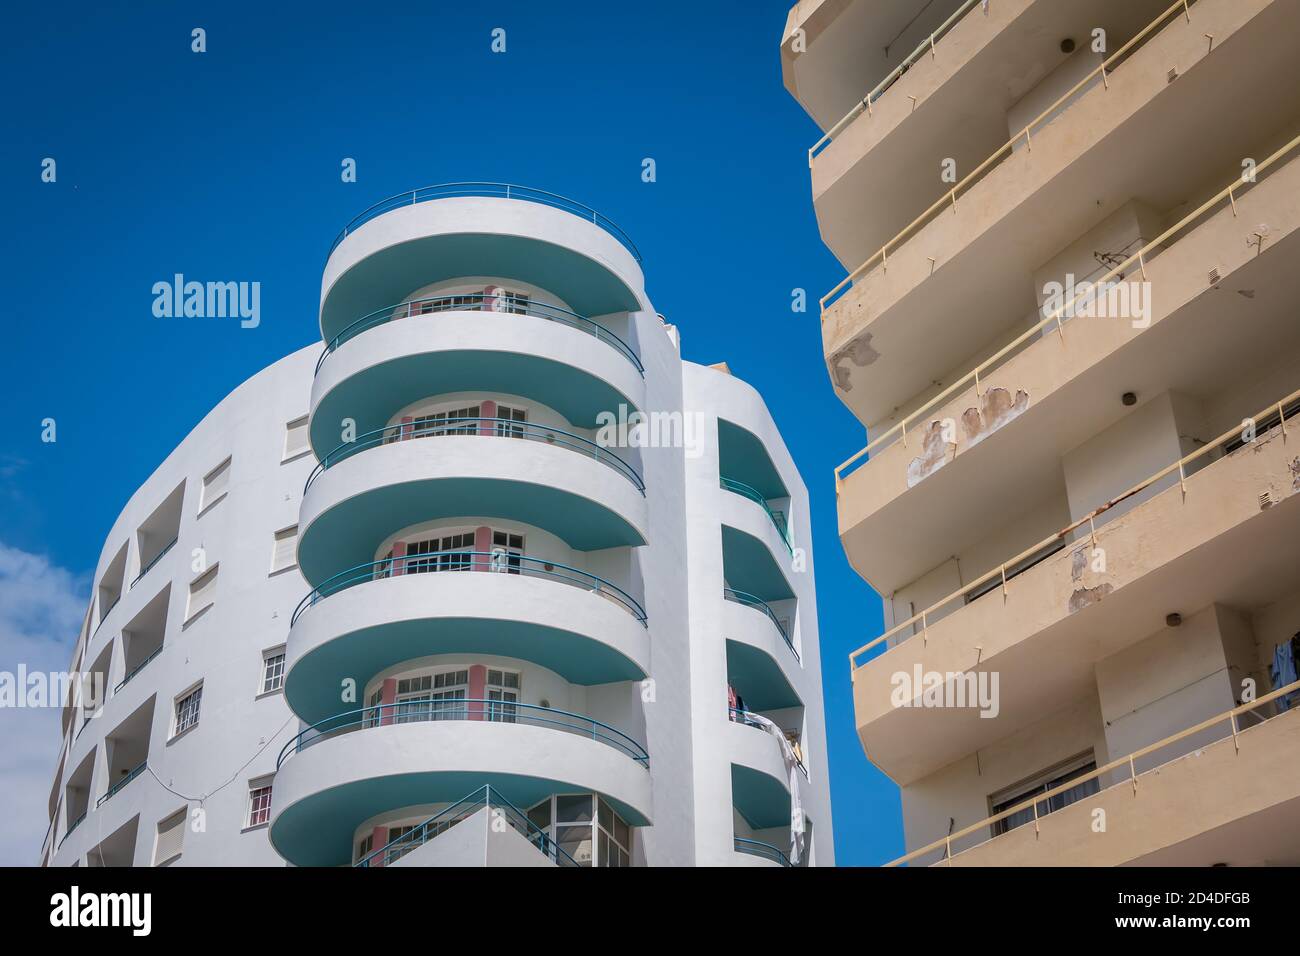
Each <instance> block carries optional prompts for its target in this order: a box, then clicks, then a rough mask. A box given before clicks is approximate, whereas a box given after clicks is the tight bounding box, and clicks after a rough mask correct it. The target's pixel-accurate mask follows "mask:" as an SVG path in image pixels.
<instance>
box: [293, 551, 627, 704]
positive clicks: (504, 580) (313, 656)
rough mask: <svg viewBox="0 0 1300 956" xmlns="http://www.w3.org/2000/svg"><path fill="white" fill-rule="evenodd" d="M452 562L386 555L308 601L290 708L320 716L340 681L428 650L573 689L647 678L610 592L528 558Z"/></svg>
mask: <svg viewBox="0 0 1300 956" xmlns="http://www.w3.org/2000/svg"><path fill="white" fill-rule="evenodd" d="M452 557H453V558H454V560H455V561H456V562H457V567H463V568H464V569H465V571H464V572H459V571H439V572H437V573H432V574H420V573H412V571H413V570H415V568H414V567H413V566H414V564H415V562H416V561H417V560H418V559H411V558H396V559H392V558H390V559H387V560H384V561H374V562H370V563H368V564H365V565H361V566H360V567H357V568H353V569H351V570H350V571H345V572H343V573H342V574H338V575H335V576H334V577H332V578H330V579H328V580H326V581H324V582H322V583H321V585H320V587H318V588H316V589H314V590H313V591H312V592H311V593H310V594H308V595H307V597H305V598H304V599H303V600H302V602H301V603H300V604H299V605H298V607H297V609H296V610H295V611H294V613H293V618H292V620H291V622H290V630H289V642H288V664H287V673H286V675H285V687H284V692H285V698H286V700H287V701H288V703H289V706H290V707H291V708H292V709H293V711H294V713H296V714H298V715H299V716H300V717H302V718H303V719H304V720H308V721H314V720H320V719H323V718H324V717H325V716H326V715H328V714H329V713H330V712H331V711H332V710H334V709H335V708H337V707H338V688H339V687H340V686H341V682H342V681H343V680H345V679H347V678H351V679H354V680H356V681H357V683H358V685H359V686H364V685H365V684H366V683H367V682H369V681H370V680H371V678H373V677H374V675H375V674H377V673H379V672H380V671H382V670H384V669H386V668H389V667H392V666H393V665H395V664H398V663H401V662H402V661H407V660H415V659H417V658H422V657H433V656H436V655H439V654H452V653H469V652H473V653H476V654H489V655H495V656H500V657H513V658H519V659H522V660H528V661H532V662H533V663H535V664H539V665H541V666H542V667H545V668H547V669H549V670H551V671H554V672H555V673H556V674H559V675H560V676H561V677H563V678H564V679H565V680H567V681H569V682H570V683H573V684H581V685H592V684H605V683H613V682H615V681H626V680H641V679H643V678H644V677H645V676H646V675H647V674H648V673H649V668H650V639H649V632H648V631H647V629H646V614H645V611H644V610H643V609H642V607H641V605H640V603H639V602H638V601H637V600H636V599H635V598H633V597H632V596H631V595H630V594H628V593H627V592H626V591H624V590H623V589H622V588H619V587H617V586H616V585H614V584H611V583H610V582H608V581H606V580H604V579H603V578H600V577H597V576H596V575H594V574H590V573H589V572H586V571H581V570H579V569H577V568H570V567H567V566H565V565H561V564H555V563H553V562H547V561H543V560H541V559H538V558H531V557H523V556H520V557H514V556H512V557H511V559H510V560H511V565H510V566H503V565H501V564H500V563H499V562H500V557H501V556H500V554H493V553H489V552H456V553H455V554H454V555H452ZM475 571H481V572H485V573H474V572H475ZM494 572H495V573H494ZM317 605H320V607H317Z"/></svg>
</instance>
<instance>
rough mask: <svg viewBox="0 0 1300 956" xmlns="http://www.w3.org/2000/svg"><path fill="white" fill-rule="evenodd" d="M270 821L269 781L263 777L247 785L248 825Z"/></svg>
mask: <svg viewBox="0 0 1300 956" xmlns="http://www.w3.org/2000/svg"><path fill="white" fill-rule="evenodd" d="M270 822H271V781H270V780H269V779H266V778H263V779H261V780H254V781H252V782H251V783H249V785H248V822H247V823H246V824H245V825H246V826H250V827H260V826H263V825H264V824H267V823H270Z"/></svg>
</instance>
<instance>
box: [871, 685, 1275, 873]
mask: <svg viewBox="0 0 1300 956" xmlns="http://www.w3.org/2000/svg"><path fill="white" fill-rule="evenodd" d="M1297 691H1300V681H1295V682H1293V683H1291V684H1287V685H1286V686H1284V687H1279V688H1278V689H1277V690H1275V691H1272V692H1271V693H1268V694H1265V695H1264V696H1263V697H1260V698H1259V699H1258V700H1253V701H1248V702H1247V703H1244V704H1241V705H1239V706H1237V707H1234V708H1232V709H1231V710H1226V711H1224V712H1223V713H1221V714H1218V715H1216V716H1214V717H1211V718H1210V719H1209V720H1203V721H1201V722H1200V723H1199V724H1196V725H1195V726H1193V727H1187V728H1185V729H1184V730H1180V731H1178V732H1177V733H1175V734H1170V735H1169V736H1168V737H1165V738H1164V739H1163V740H1158V741H1156V742H1155V743H1153V744H1148V745H1147V746H1145V747H1142V748H1139V749H1138V750H1135V751H1133V752H1132V753H1131V754H1129V755H1128V756H1127V757H1120V758H1119V759H1117V760H1112V761H1111V762H1110V763H1108V764H1106V765H1104V766H1101V767H1098V768H1096V769H1095V770H1092V771H1090V772H1088V773H1085V774H1081V775H1079V776H1077V777H1071V778H1070V779H1069V780H1067V781H1066V782H1065V783H1063V784H1061V785H1059V786H1056V787H1053V788H1052V789H1050V790H1047V791H1045V792H1043V793H1037V794H1034V795H1033V796H1032V797H1030V798H1029V799H1027V800H1023V801H1021V802H1020V803H1017V804H1016V805H1015V806H1013V807H1008V808H1007V809H1005V810H1002V811H1001V812H999V813H995V814H993V815H991V816H989V817H986V818H984V819H983V820H981V821H980V822H979V823H973V824H971V825H970V826H968V827H963V828H962V829H960V830H958V831H957V832H955V833H950V834H949V835H947V836H945V837H944V838H943V839H940V840H935V841H934V842H933V843H928V844H926V845H925V846H923V847H921V848H920V849H917V850H913V851H912V852H911V853H907V854H904V855H903V856H900V857H899V858H898V859H896V860H891V861H890V862H888V863H886V864H885V866H899V865H901V864H903V863H910V862H912V861H913V860H916V859H919V858H920V857H923V856H925V855H926V854H929V853H934V852H936V851H939V850H942V851H943V857H942V859H943V860H944V861H946V862H947V863H948V865H949V866H951V865H952V845H953V841H960V840H962V839H963V838H965V837H967V836H970V835H972V834H974V833H977V832H978V831H979V830H981V829H983V828H985V827H987V828H989V830H990V836H989V840H996V839H997V838H998V836H1002V835H1003V834H997V835H993V834H992V829H993V826H994V824H996V823H999V822H1001V821H1003V820H1006V819H1008V818H1009V817H1012V816H1014V815H1015V814H1017V813H1021V812H1023V811H1025V810H1029V809H1030V808H1031V807H1032V808H1033V821H1034V831H1035V832H1036V833H1037V832H1038V827H1039V820H1040V819H1041V817H1040V814H1039V811H1038V806H1039V804H1040V803H1047V802H1049V801H1050V800H1051V799H1052V798H1053V797H1057V796H1062V795H1064V794H1066V793H1067V792H1068V791H1070V790H1073V789H1074V788H1077V787H1079V786H1080V785H1081V784H1084V783H1087V782H1089V781H1091V780H1097V781H1098V782H1099V783H1100V781H1101V778H1102V777H1104V776H1105V775H1107V774H1112V773H1114V772H1115V771H1117V770H1118V771H1121V772H1125V773H1126V774H1127V776H1125V777H1124V778H1123V779H1120V780H1118V781H1115V782H1113V783H1110V784H1108V785H1106V786H1105V787H1104V788H1103V790H1109V789H1113V788H1114V787H1122V786H1124V785H1126V784H1129V785H1131V786H1132V787H1133V792H1134V793H1135V794H1136V793H1137V791H1138V778H1139V777H1141V776H1144V775H1146V774H1148V773H1152V772H1155V771H1158V770H1159V769H1160V767H1163V766H1165V765H1167V764H1168V763H1170V762H1172V760H1177V759H1179V758H1180V757H1182V756H1186V755H1185V754H1180V755H1179V756H1178V757H1174V758H1172V760H1170V761H1166V762H1165V763H1164V764H1161V765H1160V766H1157V767H1150V768H1148V769H1147V770H1144V771H1142V773H1141V774H1139V773H1138V771H1137V761H1138V760H1141V759H1142V758H1143V757H1147V756H1150V755H1151V754H1154V753H1156V752H1157V751H1159V750H1162V749H1164V748H1165V747H1168V746H1170V745H1171V744H1175V743H1178V742H1179V741H1181V740H1186V739H1187V738H1188V737H1191V736H1193V735H1195V734H1199V733H1201V732H1203V731H1206V730H1209V729H1211V728H1213V727H1217V726H1219V725H1221V724H1223V723H1225V722H1227V723H1228V724H1229V725H1230V726H1231V730H1232V743H1233V746H1234V747H1235V748H1236V749H1237V752H1239V753H1240V751H1241V743H1240V740H1239V738H1240V736H1241V735H1242V734H1243V733H1248V732H1249V731H1251V730H1253V729H1255V727H1259V726H1262V725H1264V724H1266V723H1267V722H1268V721H1269V720H1272V719H1275V718H1276V717H1277V716H1280V714H1275V715H1273V716H1271V717H1268V718H1265V719H1263V720H1260V721H1258V722H1256V723H1254V724H1253V725H1252V726H1251V727H1247V728H1245V729H1244V730H1243V728H1241V726H1240V723H1239V721H1238V718H1239V717H1241V716H1242V715H1243V714H1246V713H1247V712H1253V711H1254V710H1255V709H1256V708H1258V707H1261V706H1262V705H1264V704H1267V703H1271V702H1272V701H1275V700H1277V699H1278V698H1280V697H1283V696H1288V697H1289V696H1290V695H1293V694H1295V693H1296V692H1297ZM1280 709H1281V712H1282V713H1285V709H1284V708H1280ZM1223 739H1226V738H1223ZM1218 742H1219V741H1215V743H1218ZM1089 799H1090V800H1092V801H1095V800H1096V794H1093V795H1091V796H1090V798H1089ZM1061 809H1064V807H1062V808H1061ZM1052 812H1056V811H1052ZM1026 825H1028V824H1026ZM1007 832H1011V831H1007ZM987 842H988V840H985V841H982V842H981V843H980V844H978V845H980V846H982V845H984V843H987ZM966 849H974V847H967V848H966Z"/></svg>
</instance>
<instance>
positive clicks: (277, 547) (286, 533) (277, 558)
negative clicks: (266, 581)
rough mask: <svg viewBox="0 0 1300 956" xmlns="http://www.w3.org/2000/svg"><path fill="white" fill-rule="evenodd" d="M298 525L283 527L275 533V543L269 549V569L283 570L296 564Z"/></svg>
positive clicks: (273, 570)
mask: <svg viewBox="0 0 1300 956" xmlns="http://www.w3.org/2000/svg"><path fill="white" fill-rule="evenodd" d="M297 549H298V526H297V525H294V526H293V527H292V528H285V529H284V530H283V531H277V532H276V533H275V544H274V546H273V548H272V550H271V571H272V572H275V571H283V570H284V569H285V568H291V567H293V566H294V565H295V564H297V563H298V562H297Z"/></svg>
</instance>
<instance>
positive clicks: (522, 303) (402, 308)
mask: <svg viewBox="0 0 1300 956" xmlns="http://www.w3.org/2000/svg"><path fill="white" fill-rule="evenodd" d="M498 306H499V307H498ZM457 312H486V313H488V314H490V315H527V316H532V317H533V318H538V319H546V320H547V321H548V322H557V323H559V324H560V325H566V326H568V327H570V328H574V329H578V330H579V331H582V332H587V333H589V334H590V335H593V336H595V338H597V339H598V340H600V341H601V342H605V343H607V344H608V345H610V346H611V347H612V348H613V349H614V350H615V351H616V352H618V353H619V354H621V355H622V356H623V357H624V358H626V359H627V360H628V361H629V362H631V363H632V364H633V366H635V367H636V370H637V371H638V372H640V373H641V374H642V375H643V376H644V375H645V366H644V365H642V364H641V358H640V357H639V356H638V355H637V354H636V352H635V351H633V349H632V347H631V346H630V345H628V344H627V343H626V342H624V341H623V340H622V339H621V338H619V337H618V336H617V335H615V334H614V333H613V332H611V331H610V330H609V329H607V328H605V327H604V326H603V325H601V324H600V323H598V322H594V321H592V320H591V319H589V318H587V317H586V316H585V315H579V314H578V313H576V312H570V311H569V310H568V309H562V308H560V307H559V306H557V305H547V304H546V303H545V302H537V301H534V300H532V299H528V300H524V299H521V298H518V297H511V296H509V295H489V294H488V293H486V292H457V293H454V294H453V293H449V294H446V295H435V296H430V297H427V298H422V299H408V300H407V301H405V302H399V303H397V304H396V305H388V306H385V307H384V308H382V309H376V310H375V311H373V312H369V313H367V314H365V315H363V316H362V317H361V318H359V319H357V320H356V321H355V322H352V323H351V324H349V325H348V326H347V327H346V328H345V329H344V330H343V331H342V332H340V333H339V334H338V335H336V336H334V338H332V339H330V340H329V342H327V343H326V345H325V350H324V351H323V352H321V356H320V358H319V359H317V360H316V373H317V374H319V372H320V370H321V366H322V365H324V364H325V359H326V358H328V357H329V356H330V355H332V354H333V353H334V352H335V351H336V350H337V349H338V348H339V346H341V345H343V344H344V343H345V342H348V341H351V340H352V339H354V338H356V337H357V336H358V335H360V334H361V333H362V332H365V331H368V330H369V329H373V328H375V327H376V326H380V325H386V324H387V323H389V322H392V321H394V320H397V319H410V318H423V317H425V316H430V315H446V314H450V313H457Z"/></svg>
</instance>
